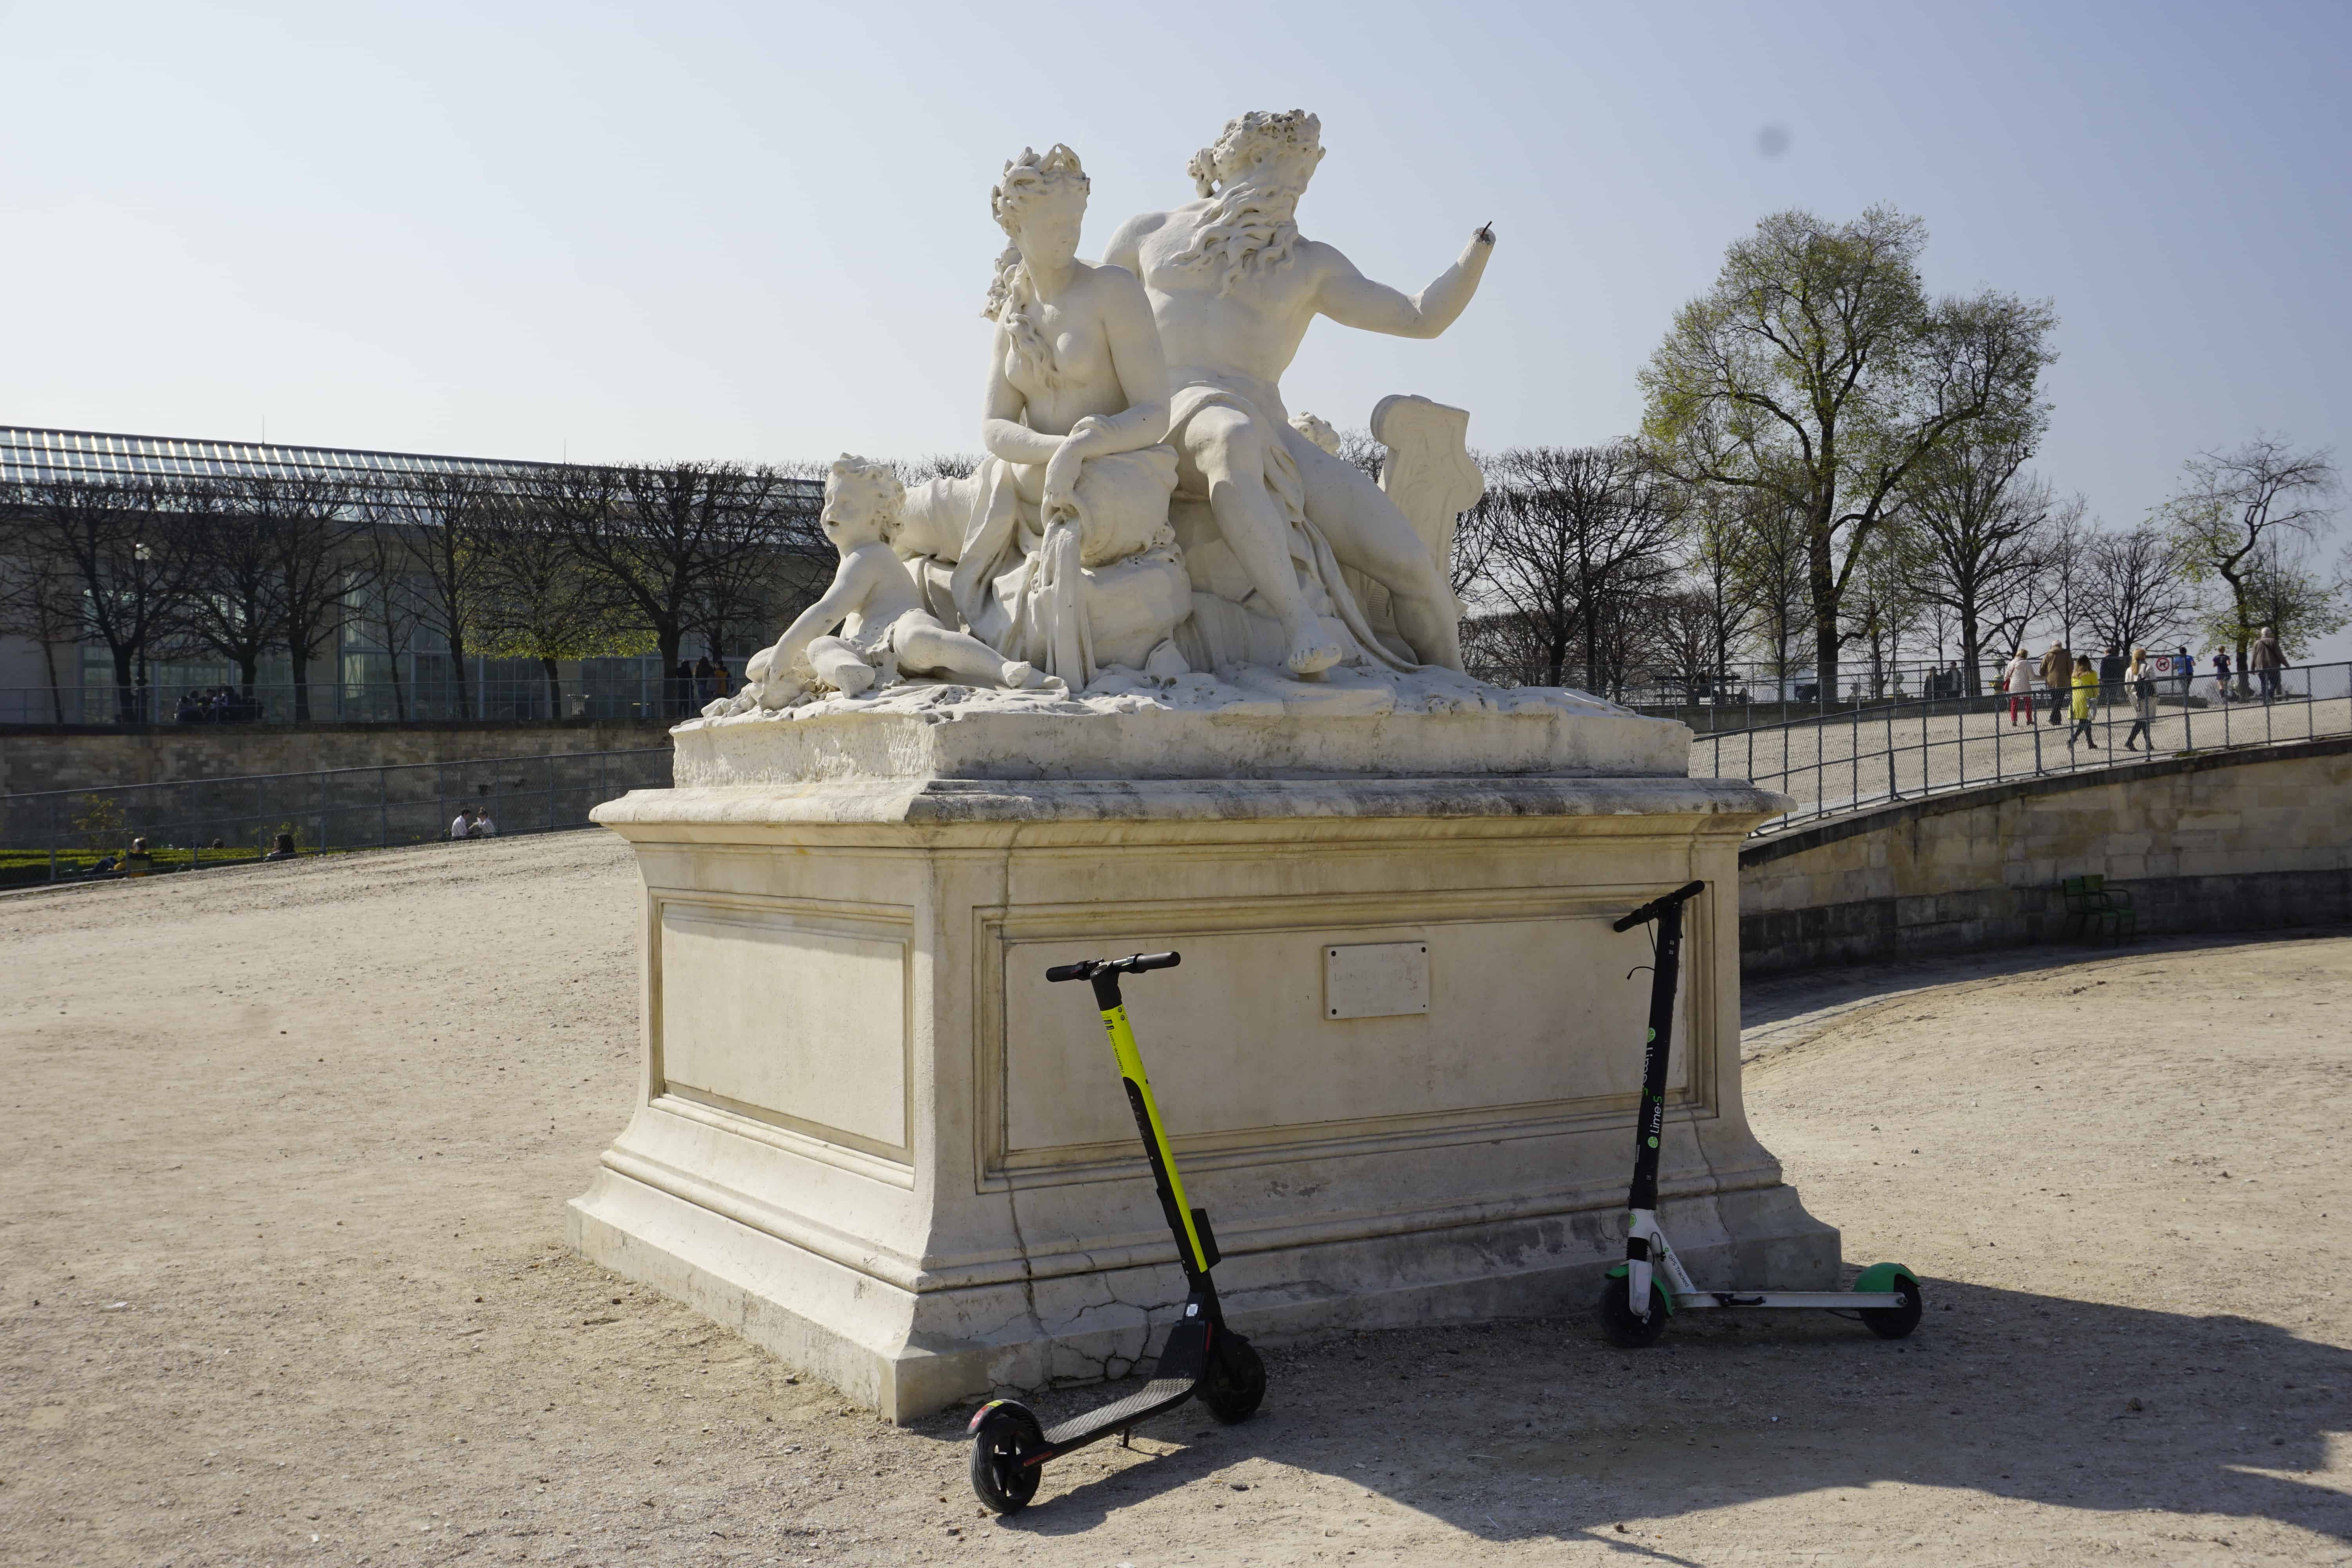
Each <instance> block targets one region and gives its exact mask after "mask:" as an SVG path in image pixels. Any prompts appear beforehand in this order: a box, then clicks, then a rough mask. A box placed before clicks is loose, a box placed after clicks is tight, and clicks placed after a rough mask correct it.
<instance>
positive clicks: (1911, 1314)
mask: <svg viewBox="0 0 2352 1568" xmlns="http://www.w3.org/2000/svg"><path fill="white" fill-rule="evenodd" d="M1895 1289H1898V1290H1900V1291H1902V1292H1903V1294H1904V1297H1905V1300H1904V1303H1903V1305H1901V1306H1900V1307H1864V1308H1863V1309H1862V1310H1861V1311H1860V1312H1859V1313H1857V1314H1856V1316H1858V1317H1860V1318H1861V1319H1862V1321H1863V1326H1864V1328H1867V1329H1868V1330H1869V1331H1871V1332H1872V1333H1874V1334H1876V1335H1877V1336H1878V1337H1879V1338H1880V1339H1882V1340H1899V1339H1903V1338H1906V1336H1908V1335H1909V1333H1910V1332H1911V1331H1912V1330H1914V1329H1916V1328H1917V1327H1918V1326H1919V1314H1920V1313H1922V1312H1924V1311H1926V1310H1927V1303H1926V1302H1925V1301H1923V1300H1920V1299H1919V1281H1917V1280H1916V1279H1900V1278H1898V1279H1896V1280H1895Z"/></svg>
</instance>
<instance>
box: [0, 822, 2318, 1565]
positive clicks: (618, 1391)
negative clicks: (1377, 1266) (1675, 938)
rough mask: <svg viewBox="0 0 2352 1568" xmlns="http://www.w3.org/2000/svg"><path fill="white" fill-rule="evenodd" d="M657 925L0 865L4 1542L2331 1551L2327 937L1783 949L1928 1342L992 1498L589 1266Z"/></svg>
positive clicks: (1804, 1342) (1454, 1361) (544, 866)
mask: <svg viewBox="0 0 2352 1568" xmlns="http://www.w3.org/2000/svg"><path fill="white" fill-rule="evenodd" d="M634 910H635V893H634V877H633V874H632V872H631V870H630V868H629V866H628V865H627V863H626V861H625V858H624V854H623V848H622V846H620V845H619V844H618V843H616V842H613V841H610V840H607V839H606V838H604V837H602V836H594V835H584V834H583V835H564V836H558V837H551V838H544V839H539V840H509V841H507V842H502V843H495V844H488V845H452V846H442V847H434V848H425V849H419V850H406V851H396V852H391V853H385V854H382V855H375V856H365V857H354V858H350V859H346V860H343V861H341V862H340V863H336V864H309V865H299V866H295V867H290V868H268V869H256V870H247V871H238V872H232V873H221V874H218V875H215V876H207V877H196V878H188V879H171V880H169V881H165V882H158V883H148V884H143V885H117V886H110V887H104V888H97V889H85V890H79V891H75V892H70V893H64V894H47V895H41V896H38V897H34V898H26V899H17V900H5V901H0V943H5V952H6V953H7V955H8V959H9V965H8V973H9V981H10V984H9V986H8V992H7V997H6V1001H5V1009H4V1010H0V1064H4V1065H5V1080H6V1089H5V1097H6V1098H5V1104H6V1107H7V1111H8V1116H9V1131H10V1136H9V1137H8V1139H7V1140H6V1141H5V1142H0V1174H4V1175H5V1194H6V1200H7V1201H6V1203H5V1205H0V1266H5V1267H0V1561H5V1563H10V1564H19V1563H22V1564H33V1563H71V1564H85V1563H142V1564H160V1563H177V1564H186V1565H195V1564H230V1563H300V1562H306V1561H318V1562H331V1563H387V1564H388V1563H400V1564H411V1563H418V1564H421V1563H576V1564H602V1563H629V1564H634V1563H916V1562H940V1563H946V1562H967V1561H968V1562H991V1563H993V1562H1003V1563H1052V1564H1060V1563H1071V1564H1106V1565H1108V1564H1116V1563H1136V1564H1152V1563H1192V1562H1197V1563H1235V1562H1256V1563H1349V1562H1354V1563H1389V1562H1393V1563H1487V1562H1507V1563H1519V1562H1524V1563H1559V1562H1580V1561H1581V1562H1592V1563H1602V1562H1614V1563H1675V1564H1693V1563H1696V1564H1738V1563H1879V1562H1886V1563H1892V1562H1896V1561H1902V1562H1905V1563H1934V1564H1944V1563H2025V1562H2032V1563H2045V1562H2046V1563H2089V1562H2101V1563H2104V1562H2118V1563H2314V1562H2340V1561H2344V1560H2346V1559H2347V1557H2352V1552H2347V1542H2352V1499H2347V1487H2352V1455H2347V1451H2346V1449H2345V1447H2344V1446H2343V1445H2342V1444H2341V1443H2339V1442H2338V1441H2337V1436H2336V1435H2337V1434H2339V1433H2342V1432H2344V1431H2345V1430H2346V1429H2347V1415H2352V1410H2347V1394H2352V1358H2347V1352H2346V1349H2345V1347H2346V1346H2347V1344H2352V1286H2347V1284H2345V1283H2344V1282H2342V1281H2340V1280H2339V1270H2340V1269H2341V1268H2342V1267H2343V1265H2344V1262H2345V1253H2346V1247H2345V1242H2344V1237H2345V1232H2346V1228H2347V1227H2346V1225H2345V1222H2343V1221H2339V1220H2336V1219H2335V1218H2333V1217H2332V1216H2333V1215H2334V1212H2335V1210H2336V1208H2338V1207H2343V1208H2346V1209H2347V1217H2352V1180H2348V1179H2347V1176H2346V1174H2345V1173H2344V1170H2343V1168H2342V1164H2341V1162H2342V1160H2343V1150H2344V1146H2345V1145H2344V1139H2343V1131H2344V1121H2345V1110H2346V1104H2347V1094H2346V1087H2347V1070H2348V1069H2352V1061H2347V1025H2346V1020H2347V1016H2352V937H2347V936H2345V935H2342V934H2336V935H2321V936H2307V937H2304V938H2301V939H2286V940H2279V941H2272V942H2259V943H2255V942H2247V943H2239V944H2222V945H2206V946H2190V945H2187V944H2175V945H2170V946H2167V945H2163V944H2149V945H2147V946H2146V947H2143V948H2141V949H2139V950H2137V951H2131V952H2122V953H2116V954H2102V955H2090V954H2085V953H2082V952H2054V953H2052V954H2049V955H2047V956H2046V957H2041V956H2039V955H2021V956H2020V955H2011V956H2008V957H2004V958H2001V959H1999V960H1992V961H1977V962H1953V963H1945V964H1941V965H1930V966H1925V967H1918V966H1915V967H1909V968H1906V969H1904V970H1901V971H1886V972H1880V973H1876V974H1871V975H1858V974H1852V973H1849V974H1845V975H1841V976H1837V977H1833V978H1832V979H1830V980H1826V981H1824V980H1810V981H1794V982H1780V983H1776V984H1771V985H1768V986H1761V987H1758V988H1756V989H1755V990H1754V991H1753V992H1752V993H1751V994H1750V997H1749V1003H1750V1006H1749V1012H1750V1021H1751V1029H1750V1032H1749V1037H1748V1043H1749V1047H1750V1049H1751V1050H1752V1051H1753V1052H1754V1053H1755V1055H1756V1060H1755V1061H1754V1062H1753V1063H1752V1065H1751V1067H1750V1069H1749V1079H1748V1082H1749V1090H1748V1096H1749V1100H1750V1103H1751V1105H1752V1106H1753V1109H1754V1115H1755V1120H1756V1122H1757V1124H1758V1127H1759V1130H1760V1131H1761V1132H1762V1134H1763V1136H1764V1138H1765V1140H1766V1142H1768V1143H1769V1145H1770V1146H1771V1147H1772V1148H1773V1149H1775V1150H1776V1151H1777V1152H1779V1153H1780V1155H1781V1156H1782V1158H1783V1159H1785V1160H1786V1162H1787V1164H1788V1169H1789V1173H1790V1178H1791V1179H1792V1180H1793V1181H1794V1182H1795V1183H1796V1184H1798V1186H1799V1188H1800V1189H1801V1191H1802V1193H1803V1194H1804V1196H1805V1199H1806V1202H1807V1204H1808V1205H1810V1206H1811V1209H1812V1210H1813V1212H1815V1213H1816V1214H1819V1215H1822V1216H1823V1217H1824V1218H1826V1219H1828V1220H1830V1221H1832V1223H1835V1224H1838V1225H1841V1226H1843V1227H1844V1228H1845V1234H1846V1238H1847V1251H1848V1256H1849V1257H1850V1258H1853V1259H1854V1260H1856V1261H1858V1262H1859V1261H1866V1260H1869V1259H1872V1258H1880V1257H1894V1258H1902V1259H1904V1260H1906V1261H1907V1262H1909V1263H1910V1264H1912V1265H1913V1266H1914V1267H1916V1268H1919V1269H1921V1270H1922V1271H1924V1272H1925V1274H1926V1275H1927V1278H1928V1279H1929V1280H1930V1281H1931V1284H1930V1287H1929V1289H1930V1291H1931V1292H1932V1294H1931V1298H1930V1299H1931V1300H1932V1302H1933V1303H1934V1306H1933V1309H1932V1310H1931V1312H1930V1315H1929V1319H1928V1321H1927V1323H1926V1324H1925V1325H1924V1326H1923V1327H1922V1328H1921V1330H1920V1331H1919V1333H1918V1334H1917V1335H1916V1337H1915V1338H1914V1339H1912V1340H1911V1341H1909V1342H1906V1343H1902V1344H1888V1343H1883V1342H1879V1341H1877V1340H1875V1339H1873V1338H1872V1337H1870V1336H1869V1335H1868V1334H1867V1333H1865V1332H1864V1331H1863V1330H1862V1329H1861V1328H1860V1327H1859V1326H1857V1325H1855V1324H1853V1323H1851V1322H1847V1321H1840V1320H1837V1319H1834V1318H1831V1317H1829V1316H1827V1315H1816V1314H1806V1315H1795V1314H1790V1315H1785V1316H1779V1317H1771V1318H1767V1317H1763V1316H1760V1315H1750V1316H1748V1317H1746V1318H1745V1319H1739V1318H1734V1317H1731V1316H1729V1315H1727V1316H1726V1317H1725V1318H1724V1319H1719V1320H1717V1322H1715V1323H1714V1324H1711V1325H1708V1326H1706V1327H1704V1328H1702V1327H1698V1326H1696V1325H1689V1324H1685V1325H1681V1326H1677V1327H1676V1328H1675V1330H1674V1331H1672V1332H1671V1333H1670V1334H1669V1335H1668V1336H1667V1339H1666V1340H1665V1342H1664V1344H1662V1345H1661V1346H1660V1347H1659V1348H1657V1349H1654V1350H1652V1351H1647V1352H1633V1353H1627V1352H1616V1351H1612V1350H1610V1349H1607V1348H1606V1347H1604V1346H1602V1345H1601V1344H1600V1343H1599V1342H1597V1341H1596V1340H1595V1338H1594V1337H1593V1335H1592V1334H1591V1332H1590V1331H1589V1330H1588V1328H1587V1327H1586V1325H1585V1324H1584V1323H1583V1322H1582V1321H1559V1322H1535V1323H1521V1324H1511V1325H1507V1326H1502V1327H1497V1328H1494V1329H1492V1330H1477V1329H1460V1330H1444V1331H1410V1332H1392V1333H1383V1334H1373V1335H1364V1336H1350V1337H1343V1338H1340V1339H1337V1340H1333V1341H1327V1342H1322V1343H1318V1344H1313V1345H1306V1346H1297V1347H1288V1348H1277V1349H1275V1350H1274V1351H1273V1352H1271V1353H1270V1354H1269V1356H1268V1361H1269V1363H1270V1364H1271V1370H1272V1375H1273V1389H1272V1393H1271V1394H1270V1395H1269V1397H1268V1399H1267V1402H1266V1406H1265V1412H1264V1414H1263V1415H1261V1416H1260V1417H1258V1418H1257V1419H1255V1420H1254V1421H1252V1422H1250V1423H1248V1424H1246V1425H1245V1426H1240V1427H1234V1428H1214V1427H1213V1423H1212V1422H1210V1421H1209V1420H1207V1419H1206V1417H1205V1415H1202V1414H1200V1413H1198V1411H1197V1407H1188V1410H1189V1411H1190V1412H1191V1413H1186V1412H1180V1413H1178V1415H1174V1416H1171V1417H1165V1418H1162V1419H1161V1420H1160V1421H1159V1422H1157V1423H1156V1424H1154V1425H1152V1426H1150V1427H1148V1428H1147V1429H1146V1433H1145V1434H1144V1435H1142V1436H1139V1437H1138V1440H1137V1443H1136V1447H1134V1448H1133V1449H1131V1450H1121V1449H1119V1448H1118V1447H1101V1448H1097V1449H1094V1450H1090V1451H1088V1452H1087V1454H1086V1455H1084V1456H1082V1457H1079V1458H1076V1459H1074V1460H1071V1461H1067V1462H1065V1463H1063V1464H1060V1465H1057V1466H1055V1468H1053V1469H1051V1470H1050V1471H1049V1472H1048V1475H1047V1479H1046V1482H1045V1490H1044V1492H1043V1493H1042V1495H1041V1499H1040V1501H1039V1504H1038V1505H1037V1506H1036V1507H1035V1508H1034V1509H1033V1510H1030V1511H1029V1512H1028V1513H1027V1514H1025V1515H1023V1516H1020V1517H1019V1518H1018V1519H1017V1520H1016V1521H1013V1522H1011V1523H998V1522H995V1521H990V1520H986V1519H983V1518H982V1517H980V1516H979V1513H978V1510H977V1508H976V1505H975V1504H974V1503H973V1501H972V1500H971V1496H970V1494H969V1492H968V1491H967V1489H966V1486H965V1481H964V1475H963V1471H964V1448H963V1447H962V1445H961V1441H960V1437H961V1421H960V1419H957V1418H954V1417H949V1418H943V1419H941V1420H939V1421H937V1422H934V1423H931V1424H929V1425H927V1426H922V1427H920V1428H918V1429H914V1430H899V1429H896V1428H892V1427H889V1426H884V1425H882V1424H880V1423H878V1422H877V1421H875V1420H874V1419H873V1418H872V1417H870V1416H867V1415H859V1414H856V1413H850V1412H847V1411H845V1407H844V1406H843V1405H842V1403H841V1400H840V1398H839V1396H838V1395H837V1394H832V1393H831V1392H830V1391H828V1390H827V1389H825V1388H824V1387H822V1386H817V1385H814V1384H809V1383H805V1382H795V1381H794V1380H793V1377H792V1376H791V1374H790V1373H788V1372H787V1371H786V1370H785V1369H783V1368H782V1367H781V1366H779V1365H777V1364H776V1363H774V1362H772V1360H770V1359H769V1358H768V1357H767V1356H765V1355H764V1354H762V1353H761V1352H756V1351H754V1350H752V1349H751V1348H750V1347H749V1346H747V1345H745V1344H743V1343H741V1342H739V1341H736V1340H734V1339H732V1338H730V1336H729V1335H727V1334H725V1333H724V1332H721V1331H718V1330H716V1329H714V1328H712V1327H710V1326H709V1325H708V1324H706V1323H704V1322H702V1321H699V1320H698V1319H697V1318H695V1317H694V1316H692V1315H691V1314H689V1313H688V1312H686V1311H685V1310H681V1309H679V1308H677V1307H674V1306H670V1305H668V1304H666V1303H663V1302H660V1301H658V1300H653V1299H651V1298H649V1297H647V1296H646V1295H645V1294H644V1293H642V1292H640V1291H638V1290H636V1289H634V1288H630V1287H626V1286H624V1285H622V1284H620V1283H619V1282H617V1281H615V1280H614V1279H610V1278H609V1277H607V1276H605V1275H604V1274H603V1273H601V1272H600V1271H599V1270H597V1269H595V1268H591V1267H589V1266H587V1265H585V1264H583V1263H582V1262H580V1261H579V1260H577V1259H575V1258H571V1257H569V1256H567V1255H566V1254H565V1253H564V1252H563V1251H562V1247H561V1234H562V1231H561V1205H562V1202H563V1201H564V1200H565V1199H566V1198H568V1197H570V1196H571V1195H572V1194H575V1193H577V1192H578V1191H580V1190H581V1189H582V1188H583V1186H584V1185H585V1184H586V1183H587V1180H588V1175H589V1172H590V1169H591V1167H592V1164H593V1161H594V1158H595V1155H596V1152H597V1150H598V1149H599V1148H600V1147H601V1146H602V1144H603V1143H604V1141H605V1140H606V1139H607V1138H608V1137H609V1136H610V1135H611V1133H612V1132H613V1131H614V1129H615V1128H617V1127H618V1126H619V1125H620V1122H621V1121H622V1118H623V1115H624V1113H625V1109H626V1106H627V1103H628V1099H629V1087H628V1085H629V1078H630V1073H631V1062H632V1058H633V1055H634V1051H635V1019H634V1006H635V1003H634V999H633V988H634V984H635V981H634V969H635V955H634V952H633V950H632V943H633V940H634V933H633V929H632V919H633V914H634ZM1209 1201H1211V1202H1212V1203H1213V1201H1214V1195H1213V1194H1209ZM1099 1396H1100V1395H1099V1394H1098V1393H1097V1392H1091V1391H1090V1392H1086V1393H1073V1394H1063V1395H1058V1396H1055V1398H1053V1399H1051V1400H1049V1401H1047V1402H1046V1403H1047V1404H1048V1405H1049V1406H1050V1407H1051V1408H1052V1409H1053V1410H1056V1411H1058V1410H1062V1409H1067V1408H1073V1407H1076V1405H1081V1404H1085V1403H1089V1402H1091V1401H1092V1400H1093V1399H1095V1398H1097V1397H1099Z"/></svg>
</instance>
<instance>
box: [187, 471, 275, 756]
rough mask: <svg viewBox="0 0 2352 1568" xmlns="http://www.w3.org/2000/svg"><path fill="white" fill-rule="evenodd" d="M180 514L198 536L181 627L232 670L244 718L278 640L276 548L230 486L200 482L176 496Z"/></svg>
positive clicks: (268, 532)
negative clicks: (234, 674) (242, 704)
mask: <svg viewBox="0 0 2352 1568" xmlns="http://www.w3.org/2000/svg"><path fill="white" fill-rule="evenodd" d="M179 501H180V507H181V510H182V515H183V516H184V518H185V519H186V521H187V523H188V525H189V526H190V527H191V528H192V529H194V530H195V531H197V532H198V533H199V534H200V536H201V537H200V542H198V543H197V544H196V546H195V547H194V549H193V550H192V551H191V552H190V555H191V559H190V573H189V582H188V592H187V598H186V602H185V605H184V616H183V617H182V623H183V625H184V627H185V629H186V631H187V633H188V635H189V636H190V637H193V638H194V640H195V641H196V642H197V643H199V644H200V645H202V646H203V647H205V649H206V650H208V651H209V652H211V653H213V654H215V655H217V656H218V657H219V658H221V659H223V660H224V661H226V663H228V664H231V665H234V666H235V667H236V682H237V691H238V694H239V695H240V696H241V697H242V698H243V699H244V700H245V702H246V704H247V711H251V710H252V708H251V704H252V702H253V700H254V696H253V689H254V686H255V685H256V683H257V682H258V681H259V680H260V679H261V661H262V660H263V659H264V658H268V654H269V650H270V649H272V648H274V647H278V646H280V645H281V644H282V643H283V642H284V641H285V610H284V593H285V583H284V580H283V577H282V574H281V573H280V570H279V563H278V541H277V539H276V537H275V536H274V534H273V533H272V531H271V527H270V524H269V522H268V520H267V519H265V518H264V517H263V516H262V515H261V514H260V513H259V512H257V511H256V510H253V509H252V508H250V507H247V506H246V505H244V504H242V499H241V494H240V492H239V491H237V490H236V489H235V488H234V487H229V488H224V487H223V486H222V485H220V484H217V483H214V482H210V481H205V482H199V483H195V484H192V485H189V486H188V487H186V488H185V489H183V490H181V491H180V492H179Z"/></svg>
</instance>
